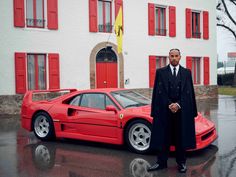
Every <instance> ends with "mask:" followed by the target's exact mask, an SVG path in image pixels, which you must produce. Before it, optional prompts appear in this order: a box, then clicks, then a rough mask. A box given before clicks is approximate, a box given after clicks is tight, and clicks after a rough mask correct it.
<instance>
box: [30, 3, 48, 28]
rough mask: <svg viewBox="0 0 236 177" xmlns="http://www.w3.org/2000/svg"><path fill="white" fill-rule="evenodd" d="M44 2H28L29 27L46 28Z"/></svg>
mask: <svg viewBox="0 0 236 177" xmlns="http://www.w3.org/2000/svg"><path fill="white" fill-rule="evenodd" d="M44 22H45V20H44V0H26V25H27V27H35V28H44V26H45V24H44Z"/></svg>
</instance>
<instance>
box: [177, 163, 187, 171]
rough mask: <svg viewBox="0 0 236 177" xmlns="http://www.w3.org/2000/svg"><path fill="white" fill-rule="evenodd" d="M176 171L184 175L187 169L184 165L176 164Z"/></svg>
mask: <svg viewBox="0 0 236 177" xmlns="http://www.w3.org/2000/svg"><path fill="white" fill-rule="evenodd" d="M178 170H179V172H180V173H185V172H186V171H187V167H186V165H185V163H180V164H178Z"/></svg>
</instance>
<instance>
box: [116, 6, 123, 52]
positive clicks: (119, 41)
mask: <svg viewBox="0 0 236 177" xmlns="http://www.w3.org/2000/svg"><path fill="white" fill-rule="evenodd" d="M122 19H123V17H122V8H121V7H120V9H119V12H118V14H117V17H116V21H115V33H116V39H117V46H118V47H117V49H118V53H121V52H122V41H123V39H122V37H123V23H122Z"/></svg>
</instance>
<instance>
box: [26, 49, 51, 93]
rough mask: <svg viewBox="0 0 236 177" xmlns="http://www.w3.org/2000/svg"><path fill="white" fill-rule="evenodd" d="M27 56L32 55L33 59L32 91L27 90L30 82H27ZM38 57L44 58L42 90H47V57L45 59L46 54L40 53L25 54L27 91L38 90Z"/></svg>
mask: <svg viewBox="0 0 236 177" xmlns="http://www.w3.org/2000/svg"><path fill="white" fill-rule="evenodd" d="M29 55H33V57H34V74H35V75H34V79H35V83H34V89H30V88H29V84H30V81H29V77H28V74H29V73H28V72H29V70H28V69H29V67H28V60H29V58H28V56H29ZM38 55H42V56H44V68H45V70H44V80H45V89H44V90H47V59H46V58H47V57H46V54H41V53H27V54H26V77H27V82H26V83H27V90H39V79H38V76H39V73H38V71H39V68H38V67H39V65H38Z"/></svg>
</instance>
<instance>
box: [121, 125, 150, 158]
mask: <svg viewBox="0 0 236 177" xmlns="http://www.w3.org/2000/svg"><path fill="white" fill-rule="evenodd" d="M125 141H126V144H127V145H128V147H129V149H130V150H131V151H133V152H136V153H141V154H143V153H147V152H149V151H150V141H151V124H150V123H149V122H147V121H145V120H135V121H133V122H131V123H130V124H129V125H128V126H127V128H126V130H125Z"/></svg>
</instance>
